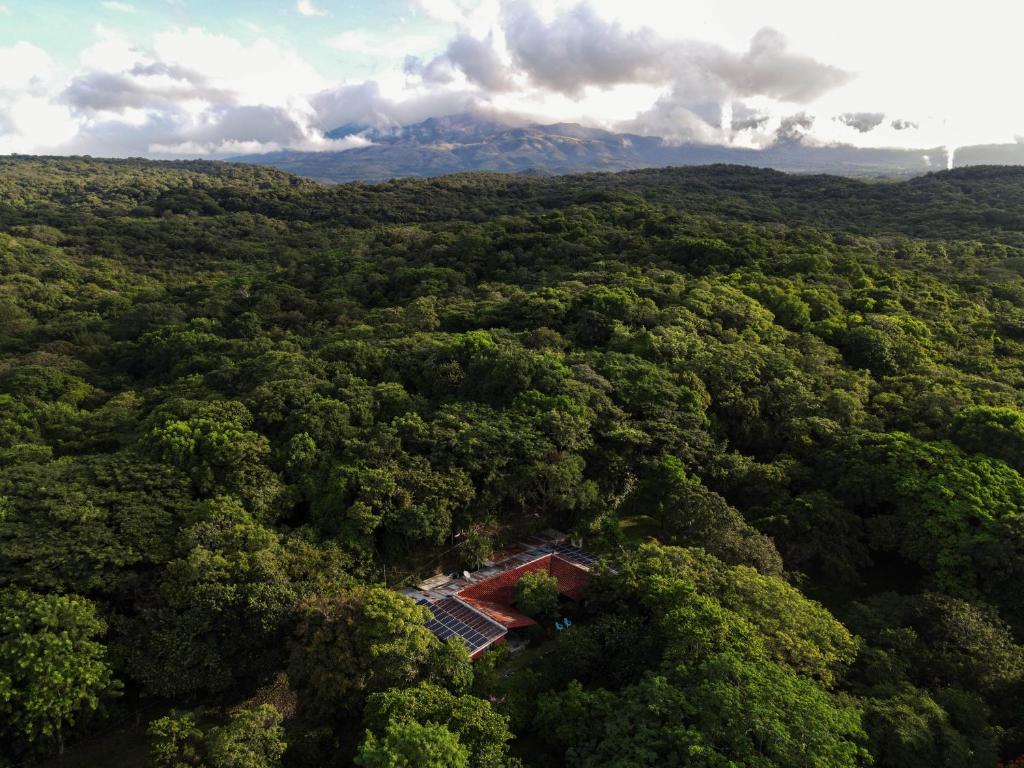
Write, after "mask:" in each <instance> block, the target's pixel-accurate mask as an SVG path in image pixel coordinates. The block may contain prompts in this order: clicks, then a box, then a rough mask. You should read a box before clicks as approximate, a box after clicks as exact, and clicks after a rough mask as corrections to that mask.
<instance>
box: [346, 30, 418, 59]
mask: <svg viewBox="0 0 1024 768" xmlns="http://www.w3.org/2000/svg"><path fill="white" fill-rule="evenodd" d="M437 43H438V40H437V38H435V37H433V36H431V35H377V34H373V33H371V32H367V31H366V30H364V29H350V30H346V31H345V32H342V33H341V34H338V35H335V36H334V37H331V38H330V39H329V40H328V41H327V45H329V46H330V47H331V48H334V49H336V50H339V51H346V52H348V53H359V54H363V55H364V56H384V57H391V58H397V59H402V58H405V57H407V56H408V55H410V53H411V52H412V51H418V50H424V49H428V48H431V47H435V46H437Z"/></svg>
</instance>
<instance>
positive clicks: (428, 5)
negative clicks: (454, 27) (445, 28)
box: [413, 0, 468, 24]
mask: <svg viewBox="0 0 1024 768" xmlns="http://www.w3.org/2000/svg"><path fill="white" fill-rule="evenodd" d="M413 6H414V7H416V8H417V9H418V10H420V11H422V12H423V13H425V14H426V15H427V16H430V17H431V18H434V19H437V20H438V21H447V22H450V23H456V24H459V23H462V22H464V21H465V19H466V16H467V15H468V11H467V10H466V9H465V8H463V7H462V6H461V5H460V4H459V3H457V2H455V0H413Z"/></svg>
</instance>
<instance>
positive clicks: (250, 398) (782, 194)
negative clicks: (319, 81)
mask: <svg viewBox="0 0 1024 768" xmlns="http://www.w3.org/2000/svg"><path fill="white" fill-rule="evenodd" d="M547 528H554V529H557V530H561V531H565V532H567V533H569V534H571V535H573V536H574V537H577V538H578V539H582V541H583V543H584V546H585V547H586V548H587V549H588V550H589V551H591V552H593V553H595V554H597V555H598V556H599V557H600V564H599V566H598V567H597V569H596V570H595V572H594V574H593V578H592V579H591V581H590V583H589V585H588V587H587V590H586V594H585V596H584V599H583V600H581V601H579V602H578V603H576V604H573V605H571V606H569V607H567V608H566V610H569V611H571V612H572V616H573V622H572V626H571V628H570V629H568V630H566V631H564V632H558V633H555V632H553V631H548V630H544V629H543V628H538V631H537V632H535V633H534V634H533V636H532V637H531V640H530V644H529V647H528V648H527V649H526V650H525V651H522V652H521V653H519V654H515V655H513V654H511V653H510V652H509V651H508V649H499V650H496V651H489V652H488V653H486V654H485V655H484V656H483V657H482V658H480V659H478V660H476V661H475V662H471V661H470V659H469V654H468V652H467V649H466V648H465V646H463V645H462V644H461V643H460V642H459V641H457V640H454V639H453V640H450V641H449V642H447V643H441V642H440V641H438V640H437V638H436V637H435V636H434V635H433V634H431V633H430V631H428V630H427V629H426V628H425V626H424V624H425V621H426V620H427V619H428V618H429V616H428V615H427V611H426V610H425V609H424V608H423V607H422V606H418V605H416V604H415V603H414V602H413V601H412V600H410V599H408V598H407V597H405V596H403V595H402V594H400V593H399V592H398V591H397V590H398V589H399V588H401V587H403V586H409V585H413V584H415V583H417V582H418V581H420V580H422V579H423V578H426V577H428V576H431V575H433V574H436V573H439V572H451V571H461V570H463V569H472V568H475V567H477V566H479V565H480V564H481V563H482V562H483V561H485V560H486V559H487V558H488V557H489V556H490V554H491V553H492V552H494V551H496V550H498V549H500V548H501V547H502V546H504V545H507V544H508V543H510V542H515V541H517V540H518V539H519V538H521V537H522V536H524V535H528V534H530V533H531V532H535V531H540V530H542V529H547ZM1022 583H1024V168H999V167H977V168H964V169H957V170H954V171H943V172H937V173H933V174H929V175H926V176H922V177H919V178H915V179H910V180H906V181H898V182H897V181H870V180H852V179H844V178H839V177H830V176H791V175H786V174H782V173H778V172H774V171H766V170H758V169H753V168H739V167H732V166H707V167H695V168H685V169H673V168H666V169H659V170H644V171H631V172H625V173H618V174H586V175H576V176H561V177H552V178H538V177H531V176H506V175H499V174H464V175H456V176H450V177H442V178H436V179H429V180H398V181H392V182H386V183H382V184H377V185H370V184H344V185H337V186H324V185H320V184H317V183H314V182H311V181H307V180H303V179H299V178H297V177H293V176H289V175H287V174H284V173H281V172H278V171H274V170H270V169H266V168H258V167H255V166H244V165H235V164H227V163H217V162H199V161H194V162H193V161H188V162H184V161H178V162H152V161H144V160H117V161H113V160H111V161H106V160H95V159H91V158H43V157H18V156H13V157H6V158H0V766H3V767H4V768H15V767H16V766H52V767H53V768H80V767H82V766H94V765H95V766H100V765H102V766H112V767H113V768H119V766H143V765H145V766H151V767H152V768H188V767H189V766H203V767H204V768H317V767H319V766H325V767H326V768H333V767H340V766H349V765H355V766H362V767H363V768H403V767H409V768H412V767H413V766H416V767H417V768H529V767H535V768H549V767H550V768H554V767H555V766H569V768H591V767H594V768H597V767H598V766H611V767H613V768H633V767H636V766H652V767H653V766H687V767H690V766H692V767H693V768H740V767H742V768H854V767H855V766H861V767H865V768H866V767H867V766H877V767H878V768H994V766H996V765H1002V766H1007V767H1009V766H1019V765H1024V758H1022V757H1021V756H1022V755H1024V589H1022V588H1021V584H1022Z"/></svg>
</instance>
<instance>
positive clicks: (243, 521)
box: [123, 496, 299, 696]
mask: <svg viewBox="0 0 1024 768" xmlns="http://www.w3.org/2000/svg"><path fill="white" fill-rule="evenodd" d="M280 538H281V537H280V535H279V534H277V533H275V532H274V531H272V530H271V529H269V528H267V527H265V526H263V525H260V524H259V523H257V522H256V521H255V520H254V519H253V517H252V515H250V514H249V513H248V512H246V510H245V508H244V507H243V506H242V504H241V503H240V502H239V501H238V500H237V499H234V498H230V497H224V496H218V497H216V498H214V499H211V500H210V501H208V502H205V503H204V504H202V505H201V506H200V507H199V509H198V510H197V511H196V512H195V513H194V514H193V522H192V525H190V526H188V527H187V528H185V529H184V530H183V531H181V533H180V535H179V548H180V549H179V555H180V556H179V557H176V558H175V559H173V560H171V561H170V562H169V563H167V565H166V566H165V568H164V571H163V576H162V579H161V581H160V583H159V591H158V594H157V599H156V600H154V601H153V602H151V603H149V604H148V605H146V606H145V608H144V609H143V610H142V611H141V613H140V615H139V616H138V617H137V618H136V619H135V620H134V621H133V622H131V624H130V630H129V632H130V636H131V639H130V641H128V642H127V645H126V647H125V649H124V650H123V653H124V655H125V657H126V659H127V662H128V666H129V669H130V670H131V671H132V674H133V675H134V676H135V677H136V679H138V680H139V681H141V682H142V683H143V684H144V685H145V686H146V688H147V689H148V690H150V691H152V692H154V693H157V694H160V695H164V696H173V695H178V694H182V693H193V692H196V691H202V690H206V691H219V690H223V689H224V688H226V687H228V686H229V685H231V684H232V683H233V682H234V681H236V680H237V679H239V678H240V677H242V676H244V675H246V674H249V673H251V672H252V671H253V670H256V669H259V668H261V667H262V666H264V665H265V664H266V663H267V662H268V660H273V659H274V658H276V657H278V656H279V650H278V648H279V646H280V644H281V643H283V642H284V630H285V628H286V626H288V624H289V622H290V621H292V620H294V617H295V610H296V606H297V602H298V599H299V598H298V591H297V589H296V587H295V585H294V584H293V583H292V580H291V578H290V575H289V573H288V571H287V566H288V562H287V560H288V558H287V553H286V552H285V550H284V548H283V547H282V544H281V541H280Z"/></svg>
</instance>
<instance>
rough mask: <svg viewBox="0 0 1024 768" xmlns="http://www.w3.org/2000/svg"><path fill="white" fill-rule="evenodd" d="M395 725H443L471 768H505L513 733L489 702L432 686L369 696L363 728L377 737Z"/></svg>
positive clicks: (420, 685) (505, 720)
mask: <svg viewBox="0 0 1024 768" xmlns="http://www.w3.org/2000/svg"><path fill="white" fill-rule="evenodd" d="M394 722H417V723H420V724H421V725H422V724H426V723H438V724H440V725H443V726H445V727H446V728H447V729H448V730H449V731H451V732H452V733H453V734H455V735H456V737H458V740H459V742H460V743H461V744H462V745H463V746H465V747H466V749H468V750H469V760H470V765H472V766H474V768H505V765H506V761H507V754H508V742H509V741H510V740H511V738H512V733H511V731H509V724H508V719H507V718H506V717H504V716H503V715H500V714H498V713H497V712H495V711H494V708H493V707H492V706H491V703H490V702H489V701H485V700H483V699H479V698H477V697H475V696H468V695H462V696H456V695H454V694H452V693H449V692H448V691H446V690H445V689H444V688H440V687H438V686H436V685H433V684H431V683H420V684H419V685H417V686H415V687H412V688H405V689H401V688H392V689H390V690H387V691H382V692H380V693H374V694H371V695H370V697H369V698H368V699H367V702H366V710H365V712H364V713H363V724H364V725H365V726H366V728H367V729H368V730H369V731H371V732H372V733H375V734H378V735H379V734H383V733H385V732H386V731H387V729H388V727H389V726H390V725H391V724H392V723H394Z"/></svg>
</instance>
